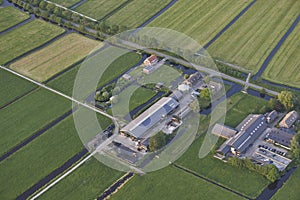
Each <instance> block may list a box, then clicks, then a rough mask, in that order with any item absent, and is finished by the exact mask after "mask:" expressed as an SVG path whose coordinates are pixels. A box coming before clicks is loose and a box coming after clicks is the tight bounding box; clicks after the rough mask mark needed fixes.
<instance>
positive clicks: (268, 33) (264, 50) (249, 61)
mask: <svg viewBox="0 0 300 200" xmlns="http://www.w3.org/2000/svg"><path fill="white" fill-rule="evenodd" d="M299 10H300V1H298V0H291V1H285V0H278V1H274V0H258V1H257V2H256V3H255V4H254V5H253V7H252V8H250V9H249V10H248V12H247V13H245V14H244V15H243V16H242V17H241V18H240V19H239V20H238V21H237V22H236V23H234V24H233V25H232V27H231V28H230V29H228V30H227V31H226V32H225V33H224V34H223V35H222V36H221V37H220V38H219V39H218V40H217V41H216V42H215V43H214V44H213V45H212V46H210V47H209V48H208V51H209V52H210V54H211V55H212V56H213V57H217V58H219V59H221V60H225V61H227V62H230V63H233V64H237V65H239V66H241V67H244V68H246V69H250V70H253V71H254V72H256V71H258V69H259V68H260V67H261V65H262V63H263V62H264V60H265V59H266V57H267V56H268V55H269V54H270V52H271V51H272V49H273V48H274V47H275V46H276V44H277V43H278V41H279V40H280V39H281V37H282V36H283V35H284V34H285V32H286V31H287V30H288V29H289V27H290V26H291V24H292V23H293V21H294V20H295V18H296V17H297V16H298V14H299ZM275 73H276V71H275Z"/></svg>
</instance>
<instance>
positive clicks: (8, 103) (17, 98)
mask: <svg viewBox="0 0 300 200" xmlns="http://www.w3.org/2000/svg"><path fill="white" fill-rule="evenodd" d="M37 88H38V87H34V88H32V89H31V90H29V91H27V92H25V93H24V94H22V95H20V96H18V97H16V98H14V99H13V100H11V101H9V102H7V103H5V104H4V105H2V106H0V110H1V109H3V108H6V107H7V106H9V105H11V104H13V103H14V102H16V101H18V100H19V99H22V98H23V97H25V96H27V95H29V94H30V93H31V92H33V91H34V90H35V89H37ZM0 161H1V160H0Z"/></svg>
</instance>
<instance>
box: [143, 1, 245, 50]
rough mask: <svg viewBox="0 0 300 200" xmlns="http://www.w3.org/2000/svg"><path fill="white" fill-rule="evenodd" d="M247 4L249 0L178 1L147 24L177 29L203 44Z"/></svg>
mask: <svg viewBox="0 0 300 200" xmlns="http://www.w3.org/2000/svg"><path fill="white" fill-rule="evenodd" d="M248 4H249V1H227V0H221V1H219V0H204V1H178V2H176V3H175V4H174V5H173V6H172V7H171V8H169V9H168V10H167V11H166V12H164V13H163V14H162V15H161V16H159V17H158V18H156V19H155V20H154V21H153V22H151V23H150V24H149V25H148V26H152V27H163V28H169V29H172V30H175V31H179V32H181V33H184V34H186V35H187V36H190V37H192V38H193V39H194V40H196V41H197V42H199V44H200V45H202V46H203V45H204V44H205V43H207V42H208V41H209V40H210V39H212V38H213V37H214V36H215V35H216V34H217V33H218V32H219V31H221V30H222V28H223V27H225V25H226V24H227V23H229V22H230V21H231V20H232V19H233V18H234V17H235V16H236V15H237V14H238V13H239V12H240V11H241V10H242V9H243V8H244V7H246V6H247V5H248Z"/></svg>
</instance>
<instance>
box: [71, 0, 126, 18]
mask: <svg viewBox="0 0 300 200" xmlns="http://www.w3.org/2000/svg"><path fill="white" fill-rule="evenodd" d="M126 1H127V0H113V1H111V0H109V1H108V0H87V1H86V2H85V3H83V4H82V5H80V6H79V7H77V8H75V11H77V12H79V13H82V14H84V15H87V16H89V17H91V18H94V19H97V20H98V19H101V18H103V17H105V15H107V14H109V13H110V12H113V11H114V10H115V9H116V8H118V7H119V6H121V5H122V4H123V3H125V2H126Z"/></svg>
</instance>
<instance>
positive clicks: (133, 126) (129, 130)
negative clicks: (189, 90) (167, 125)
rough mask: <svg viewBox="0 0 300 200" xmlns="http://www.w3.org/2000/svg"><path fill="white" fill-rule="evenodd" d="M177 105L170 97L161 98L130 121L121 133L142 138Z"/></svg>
mask: <svg viewBox="0 0 300 200" xmlns="http://www.w3.org/2000/svg"><path fill="white" fill-rule="evenodd" d="M178 106H179V103H178V102H177V101H176V100H175V99H173V98H171V97H163V98H161V99H160V100H159V101H158V102H156V103H155V104H154V105H152V106H151V107H150V108H148V109H147V110H146V111H145V112H143V113H142V114H141V115H139V116H138V117H137V118H136V119H134V120H132V121H131V122H130V123H129V124H128V125H127V126H125V127H124V128H122V129H121V133H124V134H128V135H131V136H133V137H135V138H142V137H143V136H144V134H145V133H146V132H147V131H148V130H149V129H150V128H152V127H153V126H154V125H155V124H157V123H158V122H159V121H160V120H161V119H163V118H165V117H166V116H167V115H168V114H169V113H171V112H172V111H174V110H175V109H176V108H177V107H178Z"/></svg>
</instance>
